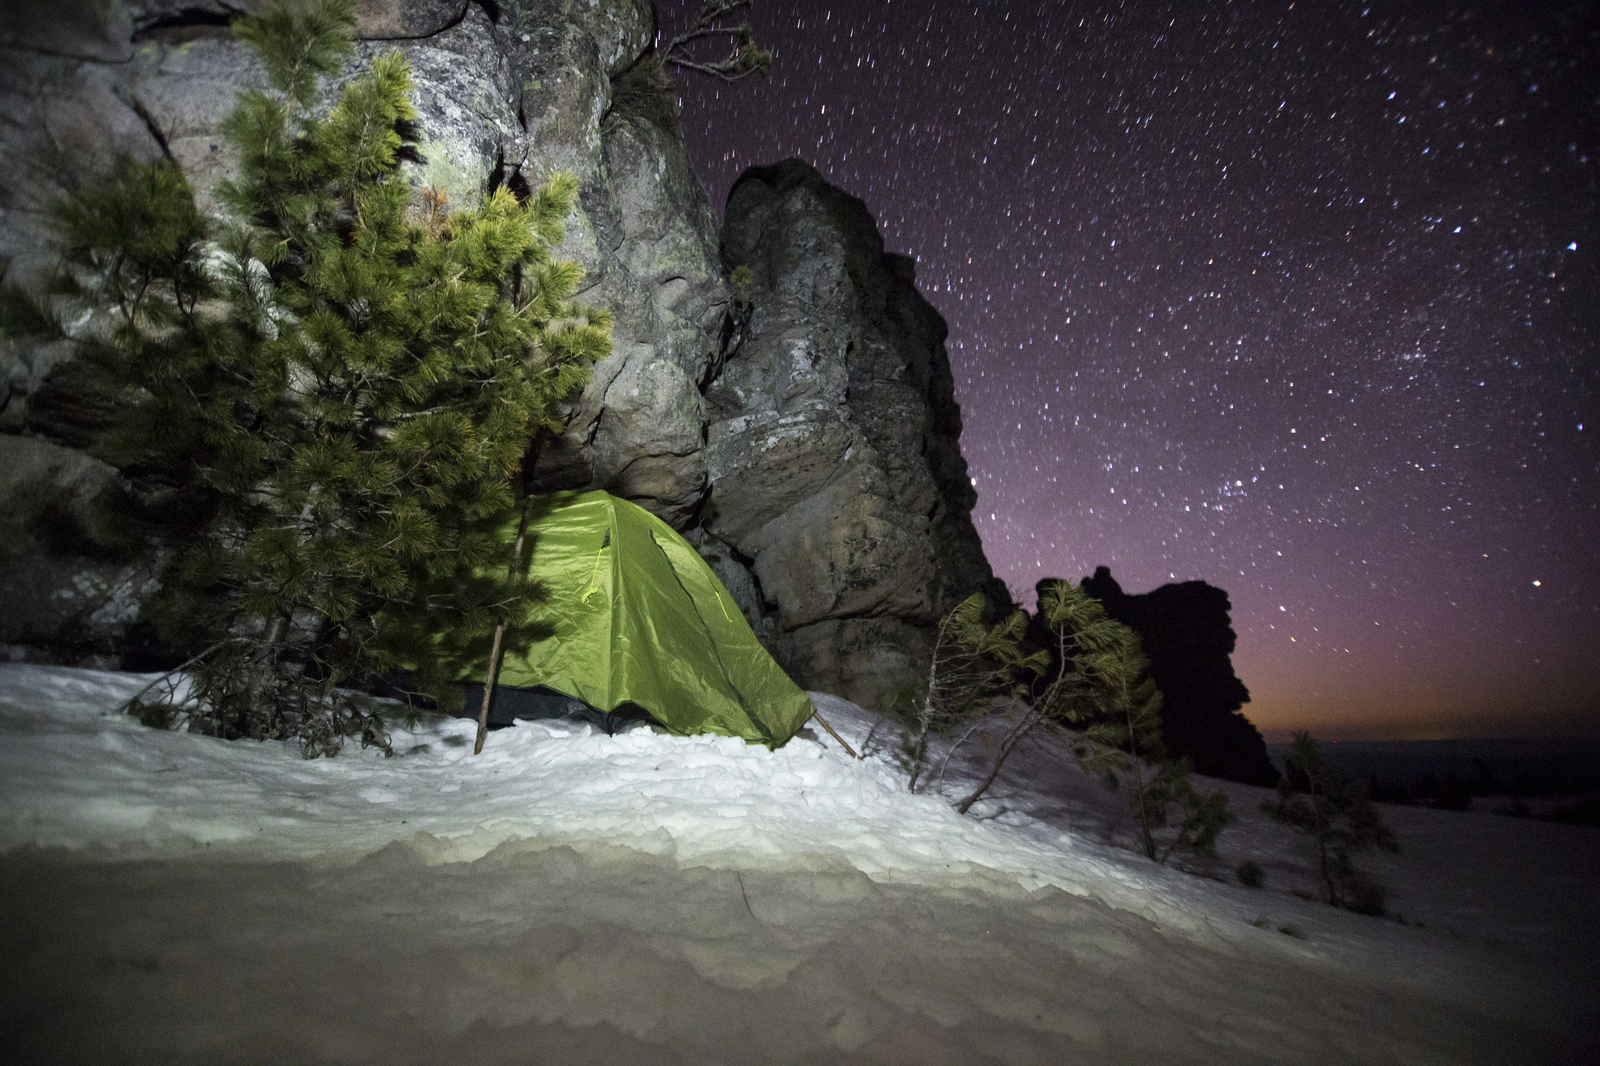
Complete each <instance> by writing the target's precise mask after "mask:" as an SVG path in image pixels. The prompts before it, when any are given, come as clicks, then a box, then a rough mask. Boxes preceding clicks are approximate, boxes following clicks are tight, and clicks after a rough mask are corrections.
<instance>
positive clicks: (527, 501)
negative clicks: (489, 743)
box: [472, 496, 533, 755]
mask: <svg viewBox="0 0 1600 1066" xmlns="http://www.w3.org/2000/svg"><path fill="white" fill-rule="evenodd" d="M532 510H533V497H532V496H526V497H524V502H523V504H522V519H521V521H519V522H518V523H517V543H516V545H515V546H514V547H513V548H512V549H511V567H510V572H509V574H508V575H507V576H508V579H509V580H512V581H515V580H516V577H517V567H518V565H520V564H521V562H522V543H523V541H524V540H525V539H526V538H527V536H528V515H529V513H530V512H531V511H532ZM505 635H506V622H505V619H504V618H502V619H501V620H500V622H499V624H498V625H496V626H495V627H494V644H493V645H492V646H490V648H489V672H488V674H486V675H485V676H484V679H483V705H482V706H480V707H479V708H478V739H477V740H476V741H474V742H473V745H472V754H474V755H481V754H483V737H484V734H485V733H487V732H488V731H489V701H490V700H492V699H493V698H494V683H495V679H496V678H498V677H499V676H500V644H501V641H502V640H503V639H504V637H505Z"/></svg>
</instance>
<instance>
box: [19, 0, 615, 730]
mask: <svg viewBox="0 0 1600 1066" xmlns="http://www.w3.org/2000/svg"><path fill="white" fill-rule="evenodd" d="M353 10H354V8H353V3H352V2H351V0H315V2H313V3H311V4H309V5H308V6H305V7H299V8H291V7H288V6H280V7H274V8H271V9H269V10H268V11H267V12H266V13H265V14H263V15H262V16H261V17H259V18H242V19H239V20H238V21H237V22H235V24H234V31H235V33H236V35H237V36H238V37H240V38H241V39H242V40H244V41H246V42H247V43H248V44H249V45H250V46H251V47H252V48H253V50H254V51H255V52H256V54H257V55H258V56H259V57H260V59H261V62H262V65H263V67H264V69H265V71H266V75H267V85H266V86H265V87H262V88H257V89H250V90H247V91H245V92H243V93H241V95H240V98H239V100H238V103H237V106H236V108H235V109H234V111H233V112H232V114H231V115H230V116H229V118H228V119H227V121H226V124H225V127H224V129H225V133H226V135H227V137H228V140H229V141H230V143H231V144H232V145H233V147H234V148H235V149H236V150H237V151H238V154H239V171H238V177H237V178H236V179H235V180H233V181H229V182H225V183H223V184H222V185H221V186H220V187H219V189H218V194H219V198H220V200H221V201H222V202H223V203H224V204H226V205H227V207H228V208H229V209H230V210H231V211H232V213H233V214H234V216H235V219H236V220H235V221H234V222H232V223H231V224H221V223H215V222H211V221H209V220H206V219H204V218H203V217H202V216H201V215H200V213H199V212H198V210H197V209H196V208H195V205H194V201H193V197H192V196H191V194H190V190H189V188H188V186H187V184H186V182H185V181H184V178H183V175H182V173H181V172H180V171H179V170H178V168H177V167H176V166H175V165H173V164H172V163H170V162H166V161H162V162H157V163H154V164H149V165H141V164H135V163H132V162H129V161H127V160H121V161H119V162H118V163H117V164H116V166H115V167H114V168H113V169H112V171H111V173H110V174H109V175H108V176H107V177H106V178H105V179H103V180H102V181H100V182H99V183H97V184H95V185H94V186H93V187H91V188H90V189H89V190H87V191H86V192H85V193H84V194H82V195H81V196H78V197H75V198H73V199H70V200H68V201H67V202H65V203H64V204H62V205H61V206H60V208H59V210H58V212H57V217H56V222H57V227H58V230H59V232H60V233H61V236H62V238H63V246H64V267H63V269H62V270H61V271H60V272H59V274H58V275H57V277H56V278H55V280H54V282H53V284H52V285H51V286H50V290H49V291H50V294H51V296H52V297H53V298H55V299H56V300H58V301H64V302H65V304H66V306H69V307H70V306H71V305H73V304H82V305H86V306H90V307H94V308H97V309H98V310H99V311H100V312H102V319H101V321H102V323H103V328H100V329H98V330H97V331H93V332H91V333H90V334H89V335H86V336H82V337H80V338H78V343H77V347H78V351H79V354H80V355H81V356H82V357H84V358H85V359H86V360H88V361H89V362H90V363H91V364H92V365H93V366H95V367H96V368H97V369H98V370H99V371H100V372H101V374H102V375H103V376H104V378H105V379H106V380H107V381H108V382H109V383H111V384H112V385H113V386H115V387H116V388H118V389H120V390H121V392H122V395H123V396H124V397H125V398H126V400H127V404H126V408H125V414H124V417H123V418H122V419H121V421H120V423H119V424H118V425H117V426H116V427H115V428H114V429H113V430H112V432H111V433H110V434H108V436H107V438H106V439H105V440H104V441H103V442H102V443H101V445H100V450H101V454H103V455H104V456H105V457H107V458H109V459H111V460H112V461H114V462H117V463H118V464H119V465H123V466H137V467H138V468H139V469H142V470H145V471H153V472H155V473H156V474H157V475H159V476H162V477H165V478H167V479H169V480H170V481H171V482H173V483H175V484H176V485H177V486H178V487H179V489H180V490H181V491H182V492H183V493H184V494H185V495H186V496H187V498H189V499H191V500H193V501H196V502H197V503H199V504H200V505H201V511H202V514H203V518H204V521H203V522H202V523H201V525H200V530H199V532H198V533H197V534H196V536H195V537H194V538H193V540H192V542H191V543H190V544H189V545H188V546H187V547H186V549H185V550H184V551H183V553H182V555H181V558H180V559H179V561H178V563H177V565H176V566H175V568H174V571H173V573H172V575H171V578H170V580H169V581H168V584H167V587H166V589H165V591H164V593H163V595H162V596H161V597H160V598H159V600H158V601H157V603H156V604H154V605H153V607H152V609H151V614H152V616H153V617H154V618H155V620H156V621H157V622H158V624H159V626H160V629H161V631H162V633H163V635H164V636H166V637H167V638H168V639H169V640H171V641H173V642H175V643H178V644H182V645H187V646H190V647H196V648H199V649H200V651H199V653H198V654H197V656H196V658H195V660H194V661H193V662H192V663H191V664H188V665H190V666H191V667H192V671H193V674H192V676H193V690H192V702H191V703H189V704H187V705H186V708H187V710H188V711H189V713H190V715H191V718H192V720H193V723H194V724H193V725H192V728H196V727H197V728H202V729H204V730H206V731H210V732H215V733H217V734H219V735H223V736H228V737H235V736H252V737H295V738H298V739H299V740H300V741H301V742H302V744H303V746H304V749H305V751H306V753H307V754H308V755H313V754H317V753H332V752H333V751H336V750H338V748H339V746H340V744H341V743H342V738H343V737H345V736H349V735H354V734H357V733H360V734H361V735H362V738H363V744H366V743H370V742H377V743H383V744H385V745H386V744H387V741H386V740H385V738H384V734H383V732H382V728H383V727H382V722H381V720H380V719H378V718H377V717H376V716H375V715H374V714H373V713H372V712H371V711H370V710H369V709H365V708H364V707H363V706H362V705H360V704H359V702H358V701H355V700H353V699H352V698H350V697H349V696H348V695H346V694H345V691H346V689H345V687H346V686H350V685H357V684H363V683H366V682H369V681H371V680H372V679H374V678H375V677H377V676H379V675H382V674H385V673H386V672H390V671H393V670H395V669H397V668H399V667H401V666H405V667H409V668H410V669H411V670H412V672H413V675H414V678H415V682H416V691H417V692H418V693H419V694H420V695H423V696H425V697H427V698H430V699H433V700H436V701H437V702H439V703H440V704H442V705H445V706H449V705H451V703H452V702H453V701H454V700H456V699H458V697H456V696H455V693H454V689H453V686H452V683H453V682H454V681H456V680H457V679H458V678H460V677H461V676H464V675H465V673H466V672H467V671H468V669H476V668H480V667H481V659H482V656H483V647H484V645H485V644H486V643H487V634H488V632H489V631H490V630H492V629H494V628H495V627H496V625H497V624H498V625H501V626H502V627H503V628H504V633H505V643H506V645H507V647H511V648H515V647H517V646H519V645H525V644H526V642H527V641H528V640H531V639H532V638H533V637H534V636H535V635H536V634H537V633H538V628H537V627H536V626H535V625H534V624H533V619H532V616H531V608H530V603H531V600H532V598H533V597H532V595H531V592H532V591H533V590H529V589H526V588H523V587H521V586H520V585H519V584H518V583H517V581H516V579H515V577H514V576H512V577H510V578H499V577H495V576H492V575H494V574H496V573H507V572H509V573H511V574H513V575H514V574H515V573H516V572H519V571H520V567H517V566H515V565H511V564H512V563H513V562H514V560H512V559H511V557H510V556H511V551H512V546H511V545H512V542H511V534H512V533H513V532H514V531H515V529H516V525H517V516H518V514H519V511H520V507H519V500H518V494H519V490H520V487H521V486H520V483H519V482H520V478H519V476H518V474H519V469H520V467H521V464H522V462H523V459H524V456H525V453H526V451H527V449H528V447H529V444H530V440H531V438H533V437H534V435H535V434H536V433H537V432H538V431H539V430H540V428H541V427H549V428H551V429H559V428H560V424H559V422H558V421H557V420H556V417H555V416H556V410H557V403H558V402H559V401H560V400H561V399H563V398H564V397H566V396H568V395H569V394H570V393H571V392H572V391H573V390H574V389H576V388H578V387H580V386H581V385H582V384H583V382H584V381H585V380H586V377H587V373H588V369H587V368H588V366H589V364H590V363H591V362H592V361H593V360H595V359H597V358H601V357H603V356H604V355H605V354H606V353H607V352H608V351H609V350H610V338H609V328H610V319H609V316H608V315H607V314H605V313H604V312H600V311H596V310H592V309H588V308H584V307H582V306H580V305H578V304H576V303H574V302H573V301H572V296H573V293H574V292H575V291H576V287H577V283H578V281H579V280H580V271H579V268H578V267H577V266H576V265H575V264H573V263H569V262H557V261H553V260H552V259H551V258H550V256H549V248H550V246H551V245H553V244H555V243H557V242H558V241H559V240H560V239H561V235H562V231H563V222H564V219H565V218H566V216H567V215H568V214H569V213H570V211H571V208H572V203H573V199H574V196H575V193H576V181H575V179H573V178H572V177H571V176H570V175H564V174H558V175H556V176H555V177H553V178H552V179H550V181H549V182H547V183H546V184H545V186H544V187H543V188H542V189H540V190H539V192H538V193H537V194H536V195H534V196H532V197H531V198H530V199H529V200H528V201H527V202H525V203H519V202H518V201H517V200H516V199H515V197H514V196H513V195H512V194H511V193H510V192H509V191H507V190H505V189H499V190H496V191H494V192H493V193H491V194H490V195H488V196H487V197H485V199H484V201H483V203H482V204H481V205H479V206H476V207H473V208H469V209H461V210H455V211H451V210H449V206H448V204H446V203H445V202H444V199H443V195H442V194H441V193H438V192H435V191H431V190H426V191H424V193H423V195H422V196H420V197H419V196H417V195H416V194H415V193H414V192H413V190H412V188H411V187H410V185H409V184H408V182H407V180H406V178H405V175H404V173H403V172H402V170H401V167H400V163H401V160H402V158H403V157H404V156H406V155H407V154H408V153H414V147H413V144H414V137H415V134H416V128H415V125H414V123H415V120H416V117H417V115H416V112H415V111H414V109H413V108H412V106H411V103H410V99H409V94H410V91H411V80H410V73H409V69H408V67H407V65H406V63H405V60H404V58H403V57H402V56H401V55H400V54H399V53H390V54H387V55H381V56H378V57H377V58H375V59H374V60H373V61H372V62H371V64H370V66H369V67H368V69H367V70H366V71H365V72H364V73H362V74H361V75H360V76H359V77H356V78H355V79H354V80H352V81H350V82H349V83H348V84H347V85H345V86H344V88H343V89H342V90H341V91H340V92H339V94H338V97H337V100H336V102H335V103H334V104H333V105H332V106H331V107H330V108H327V109H326V110H325V111H319V109H318V94H319V89H320V87H321V85H322V84H323V82H324V80H325V79H328V78H331V77H334V76H337V75H338V74H340V73H341V71H342V69H343V64H344V61H345V60H346V58H347V57H348V56H349V55H351V53H352V52H353V45H352V30H353V26H354V14H353ZM13 296H14V294H13ZM17 302H18V301H16V300H15V299H11V298H8V300H7V305H8V306H11V305H14V304H16V303H17ZM60 310H61V308H60V307H58V308H57V311H58V312H59V311H60ZM10 317H11V318H12V319H13V320H17V321H20V317H19V316H18V315H12V316H10ZM155 716H156V717H160V714H157V715H155Z"/></svg>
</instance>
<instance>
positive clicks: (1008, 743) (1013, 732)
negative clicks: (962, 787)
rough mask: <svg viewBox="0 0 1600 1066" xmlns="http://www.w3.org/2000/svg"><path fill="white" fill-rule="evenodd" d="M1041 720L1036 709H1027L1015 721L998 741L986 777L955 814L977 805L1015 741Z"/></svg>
mask: <svg viewBox="0 0 1600 1066" xmlns="http://www.w3.org/2000/svg"><path fill="white" fill-rule="evenodd" d="M1043 720H1044V715H1043V713H1042V712H1040V711H1039V710H1037V709H1036V708H1033V707H1029V708H1028V709H1027V711H1026V712H1025V713H1024V714H1023V716H1022V717H1021V718H1019V719H1018V720H1017V724H1016V725H1014V726H1012V727H1011V728H1010V729H1008V730H1006V735H1005V738H1004V739H1002V740H1001V741H1000V746H999V747H998V748H996V749H995V753H994V762H993V763H992V764H990V766H989V774H988V776H987V777H985V778H984V779H983V783H982V784H980V785H979V786H978V787H977V788H976V789H974V790H973V791H972V795H970V796H968V797H967V798H966V799H964V800H962V801H961V802H960V803H958V804H956V813H957V814H966V813H967V811H968V810H969V809H970V808H971V807H972V805H973V804H974V803H977V802H978V800H979V799H980V798H981V797H982V796H983V794H984V793H985V792H987V791H989V786H990V785H992V784H994V779H995V778H997V777H999V776H1000V767H1001V766H1002V765H1003V764H1004V763H1005V761H1006V756H1007V755H1010V754H1011V749H1012V748H1014V747H1016V745H1017V741H1019V740H1021V739H1022V738H1023V737H1024V736H1025V735H1026V734H1027V733H1028V732H1029V731H1031V730H1032V729H1033V727H1034V726H1036V725H1038V724H1039V723H1040V722H1041V721H1043Z"/></svg>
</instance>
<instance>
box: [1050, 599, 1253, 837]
mask: <svg viewBox="0 0 1600 1066" xmlns="http://www.w3.org/2000/svg"><path fill="white" fill-rule="evenodd" d="M1039 616H1040V618H1041V619H1042V620H1043V621H1044V623H1045V627H1046V629H1047V631H1048V632H1050V633H1051V634H1053V635H1054V637H1055V639H1056V642H1057V647H1056V649H1055V652H1056V654H1055V655H1054V656H1053V661H1054V662H1056V663H1057V664H1058V666H1057V676H1056V677H1055V678H1054V679H1053V680H1052V682H1051V684H1050V685H1049V686H1048V687H1047V688H1046V689H1045V691H1044V692H1043V693H1042V694H1041V695H1040V696H1039V697H1038V701H1039V702H1040V703H1041V704H1042V705H1044V706H1045V707H1046V708H1048V710H1047V711H1046V712H1045V713H1046V715H1047V716H1048V717H1050V718H1052V719H1055V720H1057V721H1060V722H1062V723H1064V724H1065V725H1067V726H1068V727H1069V728H1071V729H1073V730H1075V735H1074V737H1073V751H1074V753H1075V754H1076V755H1077V757H1078V758H1079V760H1080V761H1081V762H1082V763H1083V765H1084V768H1085V769H1087V770H1089V772H1091V773H1094V774H1097V775H1099V776H1101V777H1102V778H1103V779H1104V780H1105V781H1106V783H1107V785H1108V786H1110V787H1116V786H1117V784H1118V780H1117V774H1118V773H1119V772H1121V773H1126V774H1128V775H1129V776H1130V777H1131V783H1132V795H1131V796H1130V804H1131V806H1132V808H1133V815H1134V820H1135V823H1136V824H1137V826H1138V829H1139V840H1140V845H1141V847H1142V848H1143V850H1144V853H1145V855H1146V856H1148V857H1149V858H1151V859H1154V860H1156V861H1158V862H1165V861H1166V860H1167V859H1168V857H1170V856H1171V854H1172V852H1173V850H1174V849H1175V848H1179V847H1183V848H1188V849H1190V850H1193V851H1196V852H1198V853H1200V854H1213V853H1214V852H1215V843H1216V838H1217V835H1218V833H1220V832H1221V831H1222V829H1223V828H1224V827H1225V826H1226V825H1228V823H1229V822H1231V821H1232V820H1233V815H1232V813H1231V812H1229V810H1228V801H1227V794H1226V793H1223V792H1220V791H1218V792H1213V793H1212V794H1211V795H1209V796H1201V795H1200V794H1199V793H1198V792H1196V791H1195V789H1194V786H1193V783H1192V782H1191V780H1190V777H1189V773H1190V771H1189V766H1188V764H1187V763H1186V762H1184V761H1182V760H1174V759H1171V758H1169V757H1168V755H1167V751H1166V748H1165V746H1164V745H1163V744H1162V742H1161V693H1160V691H1159V690H1157V688H1156V683H1155V681H1154V679H1152V678H1151V677H1150V676H1149V668H1150V664H1149V660H1148V659H1146V658H1145V655H1144V651H1143V649H1142V647H1141V646H1140V642H1139V637H1138V634H1136V633H1134V632H1133V630H1131V629H1129V628H1128V627H1127V626H1125V625H1123V624H1122V623H1120V622H1118V621H1116V620H1115V619H1113V618H1111V617H1110V616H1109V615H1107V614H1106V610H1105V607H1104V606H1103V605H1102V604H1101V603H1100V602H1099V601H1098V600H1096V599H1095V598H1094V597H1092V596H1090V595H1089V593H1088V591H1087V590H1086V589H1084V588H1082V587H1080V586H1077V585H1072V584H1070V583H1068V582H1055V583H1052V584H1050V585H1048V586H1046V587H1045V588H1044V589H1043V591H1042V592H1041V594H1040V598H1039ZM1151 766H1154V768H1155V773H1154V774H1153V775H1152V774H1150V772H1149V770H1150V767H1151ZM1174 805H1175V806H1177V807H1178V808H1179V809H1180V810H1181V811H1182V812H1183V817H1182V818H1181V820H1180V821H1179V823H1178V828H1177V832H1176V834H1175V836H1174V837H1173V839H1172V840H1170V841H1169V842H1168V843H1167V845H1166V847H1165V848H1160V847H1159V846H1158V842H1157V839H1156V830H1157V829H1159V828H1161V827H1163V826H1166V825H1167V824H1168V817H1169V807H1171V806H1174Z"/></svg>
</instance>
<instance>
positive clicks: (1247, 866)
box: [1233, 859, 1266, 888]
mask: <svg viewBox="0 0 1600 1066" xmlns="http://www.w3.org/2000/svg"><path fill="white" fill-rule="evenodd" d="M1233 875H1234V876H1235V877H1237V878H1238V879H1239V883H1240V884H1241V885H1243V886H1244V887H1245V888H1260V887H1261V882H1262V881H1263V880H1265V878H1266V871H1264V870H1262V869H1261V864H1260V863H1259V862H1256V861H1255V860H1254V859H1246V860H1244V862H1241V863H1240V864H1239V865H1238V866H1237V867H1235V868H1234V871H1233Z"/></svg>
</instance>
